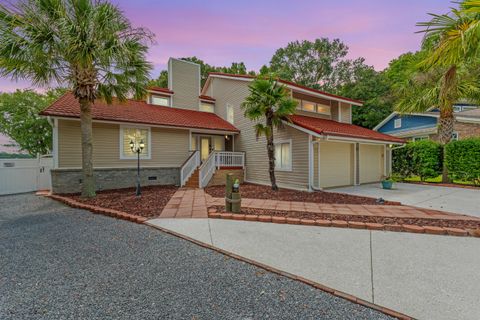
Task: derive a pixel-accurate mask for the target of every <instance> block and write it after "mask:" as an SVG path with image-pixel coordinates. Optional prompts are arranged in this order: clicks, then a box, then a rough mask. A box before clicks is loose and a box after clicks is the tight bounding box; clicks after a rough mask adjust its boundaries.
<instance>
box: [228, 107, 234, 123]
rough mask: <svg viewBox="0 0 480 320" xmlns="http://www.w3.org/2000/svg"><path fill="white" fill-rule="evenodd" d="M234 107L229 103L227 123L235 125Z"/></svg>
mask: <svg viewBox="0 0 480 320" xmlns="http://www.w3.org/2000/svg"><path fill="white" fill-rule="evenodd" d="M233 111H234V110H233V106H232V105H231V104H228V103H227V121H228V122H230V123H231V124H233Z"/></svg>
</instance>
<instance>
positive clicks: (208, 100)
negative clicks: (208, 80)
mask: <svg viewBox="0 0 480 320" xmlns="http://www.w3.org/2000/svg"><path fill="white" fill-rule="evenodd" d="M198 98H199V100H200V105H199V110H200V111H203V112H212V113H215V99H214V98H212V97H209V96H204V95H201V96H199V97H198Z"/></svg>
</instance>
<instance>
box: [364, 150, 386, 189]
mask: <svg viewBox="0 0 480 320" xmlns="http://www.w3.org/2000/svg"><path fill="white" fill-rule="evenodd" d="M383 153H384V146H383V145H371V144H360V155H359V160H360V161H359V172H360V183H369V182H377V181H380V180H381V179H382V176H383V174H384V164H385V163H384V154H383Z"/></svg>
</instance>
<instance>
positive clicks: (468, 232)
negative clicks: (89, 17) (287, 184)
mask: <svg viewBox="0 0 480 320" xmlns="http://www.w3.org/2000/svg"><path fill="white" fill-rule="evenodd" d="M208 217H209V218H213V219H232V220H245V221H258V222H272V223H281V224H285V223H286V224H296V225H305V226H321V227H336V228H352V229H368V230H379V231H382V230H383V231H396V232H410V233H426V234H435V235H449V236H459V237H468V236H470V237H480V229H463V228H450V227H434V226H417V225H411V224H382V223H371V222H358V221H345V220H323V219H317V220H313V219H299V218H289V217H277V216H272V215H254V214H232V213H220V212H216V209H209V210H208Z"/></svg>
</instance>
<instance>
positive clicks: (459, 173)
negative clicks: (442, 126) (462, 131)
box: [445, 138, 480, 185]
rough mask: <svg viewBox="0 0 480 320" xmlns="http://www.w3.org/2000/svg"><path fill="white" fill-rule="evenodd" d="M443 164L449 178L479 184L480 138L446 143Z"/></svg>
mask: <svg viewBox="0 0 480 320" xmlns="http://www.w3.org/2000/svg"><path fill="white" fill-rule="evenodd" d="M445 164H446V166H447V169H448V173H449V175H450V177H451V178H453V179H455V180H461V181H471V182H473V183H474V184H475V185H480V138H470V139H465V140H460V141H452V142H450V143H448V144H447V145H446V146H445Z"/></svg>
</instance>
